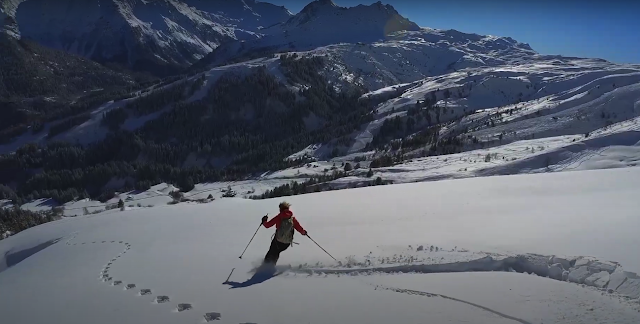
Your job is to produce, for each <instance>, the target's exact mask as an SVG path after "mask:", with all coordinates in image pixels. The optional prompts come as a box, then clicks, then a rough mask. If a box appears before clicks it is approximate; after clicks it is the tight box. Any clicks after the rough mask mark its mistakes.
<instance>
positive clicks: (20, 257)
mask: <svg viewBox="0 0 640 324" xmlns="http://www.w3.org/2000/svg"><path fill="white" fill-rule="evenodd" d="M60 239H61V238H57V239H53V240H50V241H47V242H44V243H40V244H38V245H36V246H34V247H31V248H28V249H24V250H20V251H16V252H11V251H9V252H7V253H6V254H5V255H4V259H5V261H6V268H4V267H2V266H0V272H2V271H4V270H6V269H8V268H11V267H13V266H15V265H16V264H18V263H20V262H22V261H24V260H25V259H26V258H28V257H30V256H32V255H34V254H36V253H38V252H40V251H42V250H44V249H46V248H48V247H49V246H51V245H53V244H56V243H58V242H59V241H60ZM0 261H1V260H0Z"/></svg>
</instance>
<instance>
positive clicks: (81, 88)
mask: <svg viewBox="0 0 640 324" xmlns="http://www.w3.org/2000/svg"><path fill="white" fill-rule="evenodd" d="M0 70H2V74H1V75H0V112H1V114H2V118H1V119H0V142H2V143H8V142H10V141H12V139H13V138H14V137H17V136H19V135H21V134H25V133H26V132H27V131H28V128H31V131H33V133H34V134H35V133H38V132H40V130H41V127H42V126H43V124H44V123H46V122H48V121H54V120H60V119H61V118H66V117H69V116H74V115H78V114H81V113H85V112H87V111H90V110H91V109H94V108H96V107H97V106H99V105H100V104H102V103H103V102H104V101H106V100H109V99H115V98H120V97H123V96H127V95H129V93H131V92H132V91H133V90H135V89H137V88H139V87H141V86H143V85H142V84H143V83H144V82H151V81H153V78H149V77H145V76H142V75H135V74H133V73H130V72H127V71H119V70H112V69H109V68H107V67H104V66H102V65H100V64H97V63H95V62H92V61H90V60H88V59H84V58H82V57H78V56H75V55H70V54H67V53H65V52H62V51H58V50H54V49H50V48H47V47H44V46H41V45H38V44H36V43H33V42H31V41H26V40H16V39H14V38H12V37H10V36H7V35H6V34H0Z"/></svg>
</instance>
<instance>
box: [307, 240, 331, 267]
mask: <svg viewBox="0 0 640 324" xmlns="http://www.w3.org/2000/svg"><path fill="white" fill-rule="evenodd" d="M306 237H308V238H309V239H310V240H311V242H313V243H315V244H316V245H317V246H318V247H319V248H321V249H322V251H324V253H326V254H327V255H329V256H330V257H331V258H332V259H334V260H335V261H338V260H336V258H334V257H333V255H331V254H329V252H327V250H325V249H324V248H323V247H322V246H320V244H318V242H316V241H315V240H314V239H312V238H311V236H309V234H307V235H306Z"/></svg>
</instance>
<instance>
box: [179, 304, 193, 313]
mask: <svg viewBox="0 0 640 324" xmlns="http://www.w3.org/2000/svg"><path fill="white" fill-rule="evenodd" d="M192 308H193V306H192V305H191V304H187V303H184V304H178V307H177V308H176V309H177V310H178V312H183V311H186V310H189V309H192Z"/></svg>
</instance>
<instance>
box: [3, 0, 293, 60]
mask: <svg viewBox="0 0 640 324" xmlns="http://www.w3.org/2000/svg"><path fill="white" fill-rule="evenodd" d="M5 1H7V2H4V3H3V6H2V7H3V12H4V13H3V14H4V15H6V16H7V17H13V18H15V21H16V22H17V26H18V28H19V34H20V35H21V37H23V38H28V39H32V40H35V41H37V42H39V43H40V44H43V45H46V46H49V47H53V48H57V49H63V50H65V51H68V52H70V53H73V54H78V55H81V56H85V57H88V58H91V59H94V60H96V61H101V62H105V61H106V62H109V61H115V62H118V63H122V64H124V65H126V66H129V67H132V68H136V69H141V70H151V71H154V69H156V68H158V69H159V68H160V67H163V68H165V69H167V72H171V71H175V68H176V67H185V66H188V65H190V64H192V63H194V62H196V61H197V60H199V59H200V58H202V57H203V56H204V55H206V54H207V53H209V52H211V51H212V50H213V49H214V48H216V47H218V46H219V45H220V44H222V43H225V42H229V41H233V40H248V39H255V38H259V34H257V33H256V32H257V31H258V30H259V27H261V26H268V25H272V24H274V23H277V22H280V21H284V20H286V19H287V18H288V17H290V16H291V13H290V12H289V11H288V10H287V9H286V8H283V7H278V6H275V5H271V4H267V3H259V2H255V1H243V0H230V1H207V2H205V1H198V0H190V1H186V2H184V1H179V0H160V1H143V0H132V1H124V0H61V1H46V0H23V1H22V2H21V1H20V0H10V1H9V0H5ZM5 24H8V22H6V23H5ZM5 29H8V28H7V27H5ZM154 72H157V71H154Z"/></svg>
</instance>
